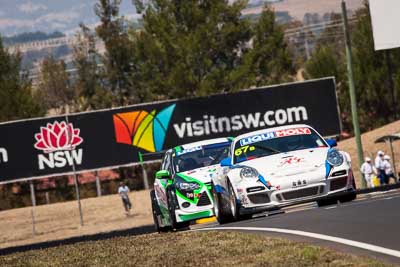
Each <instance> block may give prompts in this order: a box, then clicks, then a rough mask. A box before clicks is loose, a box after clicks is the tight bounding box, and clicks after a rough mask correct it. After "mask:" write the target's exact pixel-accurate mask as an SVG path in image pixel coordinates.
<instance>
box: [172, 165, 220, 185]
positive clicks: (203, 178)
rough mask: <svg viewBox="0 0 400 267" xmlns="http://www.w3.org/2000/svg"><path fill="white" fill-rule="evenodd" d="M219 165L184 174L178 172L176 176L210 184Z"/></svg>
mask: <svg viewBox="0 0 400 267" xmlns="http://www.w3.org/2000/svg"><path fill="white" fill-rule="evenodd" d="M219 167H220V166H219V164H216V165H211V166H207V167H202V168H198V169H193V170H190V171H186V172H180V173H179V174H178V175H180V176H184V177H185V176H186V177H190V178H194V179H196V180H198V181H200V182H202V183H210V182H211V179H212V177H213V176H214V175H216V173H217V170H218V168H219Z"/></svg>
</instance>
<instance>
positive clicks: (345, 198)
mask: <svg viewBox="0 0 400 267" xmlns="http://www.w3.org/2000/svg"><path fill="white" fill-rule="evenodd" d="M353 189H354V191H352V192H350V193H349V194H348V195H345V196H343V197H341V198H340V199H339V201H340V202H342V203H345V202H351V201H353V200H355V199H356V198H357V193H356V192H355V191H356V189H357V188H356V182H355V181H354V179H353Z"/></svg>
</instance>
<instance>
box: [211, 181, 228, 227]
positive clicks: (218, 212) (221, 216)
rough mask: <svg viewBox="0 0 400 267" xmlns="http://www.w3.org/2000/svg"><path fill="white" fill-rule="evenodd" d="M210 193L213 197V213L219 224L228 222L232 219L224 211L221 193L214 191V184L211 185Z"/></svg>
mask: <svg viewBox="0 0 400 267" xmlns="http://www.w3.org/2000/svg"><path fill="white" fill-rule="evenodd" d="M212 193H213V197H214V214H215V217H216V218H217V221H218V222H219V224H224V223H229V222H231V221H232V216H231V215H230V214H229V213H227V212H226V208H225V207H224V205H223V202H222V197H221V193H218V192H217V191H215V186H214V185H213V187H212Z"/></svg>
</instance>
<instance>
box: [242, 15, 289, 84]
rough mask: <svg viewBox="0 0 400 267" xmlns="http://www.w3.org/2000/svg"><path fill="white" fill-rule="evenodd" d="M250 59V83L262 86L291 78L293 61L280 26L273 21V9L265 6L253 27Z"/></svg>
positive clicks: (248, 54)
mask: <svg viewBox="0 0 400 267" xmlns="http://www.w3.org/2000/svg"><path fill="white" fill-rule="evenodd" d="M252 43H253V44H252V49H251V50H249V52H248V53H247V55H246V56H247V57H248V58H249V61H250V66H251V68H250V71H249V72H250V75H249V76H248V77H252V80H250V81H249V84H250V85H255V86H263V85H267V84H278V83H280V82H284V81H289V80H291V77H290V75H291V74H293V72H294V68H293V62H292V59H291V55H290V53H289V50H288V48H287V44H286V43H285V41H284V32H283V30H282V28H281V27H280V26H279V25H277V24H276V23H275V14H274V11H273V10H271V9H269V8H266V9H264V11H263V12H262V13H261V17H260V18H259V20H258V22H257V23H256V24H255V25H254V27H253V38H252Z"/></svg>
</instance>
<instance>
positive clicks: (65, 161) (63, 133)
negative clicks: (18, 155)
mask: <svg viewBox="0 0 400 267" xmlns="http://www.w3.org/2000/svg"><path fill="white" fill-rule="evenodd" d="M79 134H80V130H79V129H75V128H74V126H73V124H72V123H68V124H67V123H66V122H65V121H62V122H61V123H60V122H58V121H54V123H53V124H51V123H48V124H47V125H46V127H40V133H37V134H35V139H36V143H35V145H34V147H35V148H36V149H38V150H41V151H42V152H43V154H39V155H38V162H39V169H41V170H44V169H45V168H46V167H48V168H51V169H53V168H62V167H65V166H67V165H69V166H72V165H73V164H77V165H80V164H81V163H82V153H83V151H82V149H76V148H77V147H78V146H79V145H80V144H82V143H83V139H82V137H80V136H79Z"/></svg>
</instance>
